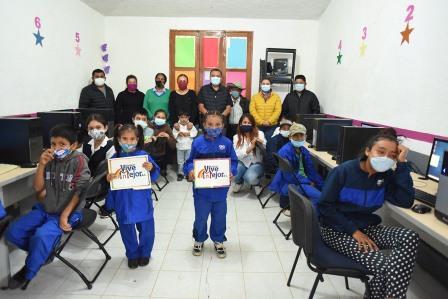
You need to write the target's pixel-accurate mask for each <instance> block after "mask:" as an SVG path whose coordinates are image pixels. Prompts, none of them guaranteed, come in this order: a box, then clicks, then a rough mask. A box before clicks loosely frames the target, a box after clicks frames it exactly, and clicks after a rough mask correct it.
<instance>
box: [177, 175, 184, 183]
mask: <svg viewBox="0 0 448 299" xmlns="http://www.w3.org/2000/svg"><path fill="white" fill-rule="evenodd" d="M183 179H184V175H183V174H180V173H179V174H178V175H177V181H179V182H180V181H182V180H183Z"/></svg>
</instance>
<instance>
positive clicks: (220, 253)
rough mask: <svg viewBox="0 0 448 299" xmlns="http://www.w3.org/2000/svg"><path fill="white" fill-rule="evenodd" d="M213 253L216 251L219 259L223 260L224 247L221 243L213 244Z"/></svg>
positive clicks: (224, 254)
mask: <svg viewBox="0 0 448 299" xmlns="http://www.w3.org/2000/svg"><path fill="white" fill-rule="evenodd" d="M214 245H215V251H216V255H217V256H218V257H219V258H220V259H223V258H225V257H226V248H225V247H224V244H223V243H220V242H215V243H214Z"/></svg>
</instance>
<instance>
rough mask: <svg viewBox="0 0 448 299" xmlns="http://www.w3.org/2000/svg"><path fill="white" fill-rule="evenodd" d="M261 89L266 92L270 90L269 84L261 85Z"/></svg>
mask: <svg viewBox="0 0 448 299" xmlns="http://www.w3.org/2000/svg"><path fill="white" fill-rule="evenodd" d="M261 91H263V92H264V93H268V92H270V91H271V85H261Z"/></svg>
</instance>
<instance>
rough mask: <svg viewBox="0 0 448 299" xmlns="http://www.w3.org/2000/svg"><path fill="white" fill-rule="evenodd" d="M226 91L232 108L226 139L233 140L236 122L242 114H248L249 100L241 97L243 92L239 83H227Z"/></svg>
mask: <svg viewBox="0 0 448 299" xmlns="http://www.w3.org/2000/svg"><path fill="white" fill-rule="evenodd" d="M227 90H228V91H229V93H230V96H231V99H232V102H233V106H232V110H231V111H230V114H229V128H228V130H227V137H228V138H229V139H230V140H233V139H232V138H233V135H235V134H236V128H237V127H238V122H239V121H240V118H241V116H242V115H243V114H244V113H249V100H248V99H246V98H245V97H243V96H242V95H241V92H242V91H243V90H244V88H243V86H242V85H241V83H240V82H238V81H236V82H235V83H227Z"/></svg>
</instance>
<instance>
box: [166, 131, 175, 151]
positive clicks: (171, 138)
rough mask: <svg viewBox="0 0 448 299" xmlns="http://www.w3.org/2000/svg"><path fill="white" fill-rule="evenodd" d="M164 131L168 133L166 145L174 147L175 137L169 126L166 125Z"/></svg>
mask: <svg viewBox="0 0 448 299" xmlns="http://www.w3.org/2000/svg"><path fill="white" fill-rule="evenodd" d="M166 133H167V134H168V135H169V137H168V140H167V142H168V146H169V147H170V148H171V149H176V138H174V135H173V131H172V130H171V128H170V127H168V128H167V129H166Z"/></svg>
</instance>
